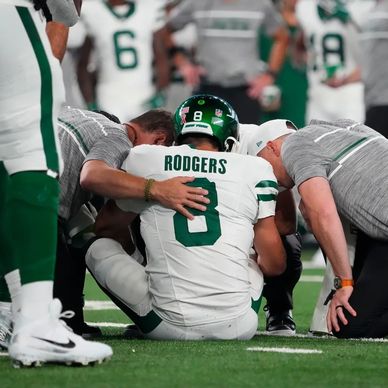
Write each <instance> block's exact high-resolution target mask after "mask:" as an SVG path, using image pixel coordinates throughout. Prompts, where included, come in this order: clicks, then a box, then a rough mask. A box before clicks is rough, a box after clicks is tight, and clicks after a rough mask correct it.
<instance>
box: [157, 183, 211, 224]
mask: <svg viewBox="0 0 388 388" xmlns="http://www.w3.org/2000/svg"><path fill="white" fill-rule="evenodd" d="M194 179H195V178H194V177H185V176H180V177H176V178H171V179H167V180H164V181H156V182H155V183H154V184H153V185H152V188H151V197H152V198H153V199H155V200H156V201H158V202H159V203H161V204H162V205H163V206H166V207H168V208H170V209H174V210H176V211H178V212H179V213H181V214H182V215H183V216H185V217H187V218H188V219H190V220H192V219H193V218H194V217H193V215H192V214H191V213H190V212H189V211H188V210H187V209H186V208H185V206H186V207H188V208H192V209H197V210H200V211H205V210H206V206H204V204H208V203H209V202H210V200H209V199H208V198H206V197H205V195H207V194H208V191H207V190H205V189H202V188H201V187H193V186H188V185H186V183H189V182H192V181H193V180H194Z"/></svg>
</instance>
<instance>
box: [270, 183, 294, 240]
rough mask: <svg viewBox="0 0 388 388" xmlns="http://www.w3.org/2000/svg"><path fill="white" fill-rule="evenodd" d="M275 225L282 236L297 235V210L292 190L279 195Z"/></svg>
mask: <svg viewBox="0 0 388 388" xmlns="http://www.w3.org/2000/svg"><path fill="white" fill-rule="evenodd" d="M275 223H276V227H277V228H278V231H279V233H280V235H281V236H286V235H288V234H293V233H296V208H295V201H294V196H293V194H292V191H291V190H284V191H281V192H279V194H278V197H277V200H276V213H275Z"/></svg>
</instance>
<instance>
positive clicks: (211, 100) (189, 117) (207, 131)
mask: <svg viewBox="0 0 388 388" xmlns="http://www.w3.org/2000/svg"><path fill="white" fill-rule="evenodd" d="M174 124H175V138H176V140H177V141H178V143H179V139H180V138H181V137H182V136H184V135H187V134H203V135H207V136H210V137H212V138H214V139H216V140H217V142H218V144H219V146H220V150H221V151H230V149H231V144H230V143H233V142H236V140H238V134H239V130H238V127H239V124H238V118H237V114H236V112H235V111H234V110H233V108H232V107H231V106H230V105H229V104H228V103H227V102H226V101H225V100H223V99H221V98H219V97H216V96H212V95H210V94H198V95H195V96H192V97H190V98H188V99H187V100H185V101H184V102H182V104H181V105H180V106H179V107H178V109H177V110H176V111H175V114H174Z"/></svg>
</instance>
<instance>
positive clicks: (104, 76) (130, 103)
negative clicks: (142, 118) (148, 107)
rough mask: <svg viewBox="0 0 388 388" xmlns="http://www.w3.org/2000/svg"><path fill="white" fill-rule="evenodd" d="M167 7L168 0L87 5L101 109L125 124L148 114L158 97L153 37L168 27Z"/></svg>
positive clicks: (83, 15)
mask: <svg viewBox="0 0 388 388" xmlns="http://www.w3.org/2000/svg"><path fill="white" fill-rule="evenodd" d="M164 8H165V0H137V1H128V2H127V4H126V5H120V6H115V7H112V6H110V5H109V4H108V2H107V1H104V0H88V1H85V2H84V4H83V6H82V13H81V20H82V21H83V23H84V25H85V28H86V31H87V35H88V36H89V37H90V38H91V39H92V40H93V45H94V50H95V51H94V54H95V62H96V66H97V70H98V81H97V104H98V106H99V107H100V108H101V109H103V110H107V111H108V112H111V113H114V114H116V115H117V116H119V118H120V119H121V120H124V119H128V118H133V117H134V116H136V115H138V114H140V113H142V112H139V111H138V110H139V109H141V108H140V107H141V106H142V105H143V104H144V103H145V102H146V101H147V100H148V99H150V98H151V97H152V95H153V94H154V91H155V90H154V86H153V83H152V60H153V34H154V32H156V31H157V30H159V29H160V28H161V27H163V25H164V24H165V9H164ZM136 110H137V111H136ZM144 110H145V109H144V108H143V111H144Z"/></svg>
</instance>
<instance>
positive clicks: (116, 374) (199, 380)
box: [0, 270, 388, 388]
mask: <svg viewBox="0 0 388 388" xmlns="http://www.w3.org/2000/svg"><path fill="white" fill-rule="evenodd" d="M322 274H323V271H322V270H305V271H304V275H322ZM319 288H320V283H314V282H300V283H299V284H298V285H297V287H296V289H295V298H294V299H295V301H294V303H295V308H294V317H295V320H296V323H297V331H298V334H306V333H307V331H308V327H309V323H310V319H311V315H312V311H313V307H314V304H315V299H316V297H317V295H318V292H319ZM86 298H87V299H88V300H106V297H105V295H104V294H102V293H101V292H100V291H99V289H98V287H97V286H96V285H95V284H94V282H93V279H92V278H91V277H90V276H88V277H87V285H86ZM85 315H86V319H87V320H88V321H91V322H115V323H120V322H121V323H125V324H126V323H128V322H129V320H128V319H127V318H126V316H125V315H124V314H122V313H121V312H120V311H117V310H102V311H86V312H85ZM264 322H265V318H264V315H263V313H262V312H261V313H260V326H261V327H260V330H263V325H264ZM123 330H124V328H117V327H116V328H113V327H104V328H103V332H104V337H103V339H102V340H103V341H104V342H106V343H108V344H109V345H111V346H112V347H113V350H114V356H113V358H112V359H111V360H110V361H109V362H107V363H105V364H103V365H99V366H95V367H86V368H85V367H82V368H81V367H61V366H54V365H50V366H43V367H41V368H35V369H21V370H15V369H13V368H12V367H11V364H10V361H9V359H8V358H7V357H0V387H2V388H6V387H39V388H41V387H201V388H203V387H280V388H281V387H292V388H294V387H330V388H331V387H342V388H344V387H387V386H388V343H385V342H361V341H346V340H336V339H327V338H286V337H282V338H280V337H269V336H265V335H258V336H256V337H255V338H254V339H253V340H251V341H246V342H237V341H223V342H210V341H205V342H176V341H147V340H128V339H123V338H122V336H121V334H122V332H123ZM248 347H275V348H281V347H287V348H298V349H312V350H320V351H322V353H321V354H286V353H267V352H251V351H247V350H246V349H247V348H248Z"/></svg>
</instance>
